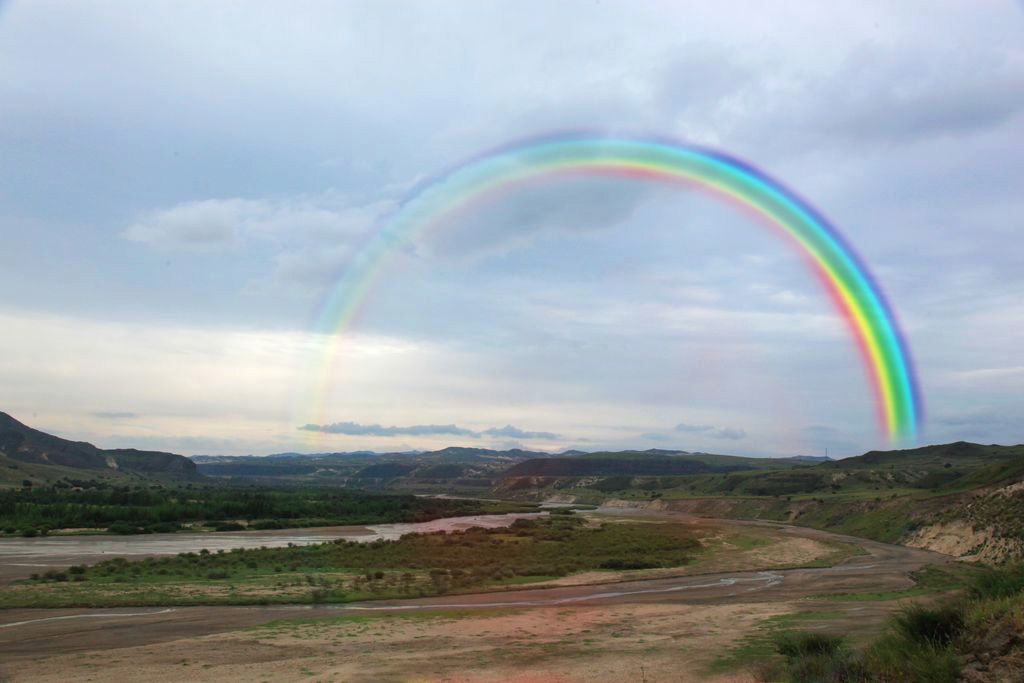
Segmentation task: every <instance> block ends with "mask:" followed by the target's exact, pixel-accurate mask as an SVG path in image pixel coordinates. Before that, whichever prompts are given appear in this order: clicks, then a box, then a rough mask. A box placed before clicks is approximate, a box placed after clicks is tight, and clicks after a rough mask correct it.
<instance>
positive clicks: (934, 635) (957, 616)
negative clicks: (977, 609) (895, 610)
mask: <svg viewBox="0 0 1024 683" xmlns="http://www.w3.org/2000/svg"><path fill="white" fill-rule="evenodd" d="M963 627H964V615H963V611H962V610H961V608H960V606H959V605H942V606H939V607H923V606H921V605H911V606H910V607H907V608H906V609H904V610H903V612H901V613H900V614H897V615H896V616H895V617H894V618H893V628H894V629H895V630H896V632H897V633H898V634H899V635H901V636H903V637H904V638H906V639H907V640H908V641H910V642H913V643H918V644H922V645H933V646H936V647H940V648H941V647H945V646H946V645H949V644H950V643H952V642H953V641H954V640H955V639H956V637H957V636H958V635H960V632H961V631H962V630H963Z"/></svg>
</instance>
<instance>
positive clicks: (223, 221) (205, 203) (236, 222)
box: [122, 199, 265, 250]
mask: <svg viewBox="0 0 1024 683" xmlns="http://www.w3.org/2000/svg"><path fill="white" fill-rule="evenodd" d="M264 210H265V208H264V206H263V203H262V202H257V201H250V200H245V199H207V200H201V201H191V202H185V203H183V204H178V205H177V206H173V207H171V208H169V209H160V210H157V211H151V212H149V213H147V214H146V215H144V216H142V218H141V219H139V221H137V222H136V223H134V224H132V225H130V226H129V227H128V229H127V230H125V231H124V232H123V233H122V236H123V237H124V238H125V239H128V240H132V241H133V242H142V243H144V244H148V245H150V246H154V247H165V248H179V249H195V250H210V249H219V248H224V247H227V246H230V245H232V244H235V243H236V242H237V241H238V237H239V233H240V232H241V231H242V229H243V227H244V226H245V225H246V223H248V221H250V220H251V219H252V218H253V217H254V216H258V215H259V214H260V213H261V212H263V211H264Z"/></svg>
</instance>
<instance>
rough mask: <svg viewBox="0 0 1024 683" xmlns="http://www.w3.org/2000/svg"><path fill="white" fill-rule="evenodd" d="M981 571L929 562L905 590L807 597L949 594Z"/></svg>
mask: <svg viewBox="0 0 1024 683" xmlns="http://www.w3.org/2000/svg"><path fill="white" fill-rule="evenodd" d="M983 571H984V570H983V569H982V568H980V567H977V566H975V565H972V564H967V563H963V562H950V563H948V564H944V565H928V566H926V567H923V568H921V569H918V570H917V571H914V572H911V574H910V577H911V578H912V579H913V580H914V585H913V586H912V587H910V588H907V589H904V590H900V591H880V592H873V593H822V594H820V595H815V596H812V597H811V598H809V599H811V600H828V601H829V602H886V601H891V600H903V599H907V598H916V597H921V596H924V595H933V594H936V593H948V592H951V591H956V590H961V589H963V588H965V587H966V586H968V585H970V584H971V582H972V581H973V580H974V578H975V577H977V576H978V575H979V574H981V573H982V572H983Z"/></svg>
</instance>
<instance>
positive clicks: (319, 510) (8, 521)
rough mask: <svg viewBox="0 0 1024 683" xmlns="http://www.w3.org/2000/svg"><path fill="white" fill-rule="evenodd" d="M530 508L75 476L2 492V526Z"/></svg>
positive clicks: (176, 523)
mask: <svg viewBox="0 0 1024 683" xmlns="http://www.w3.org/2000/svg"><path fill="white" fill-rule="evenodd" d="M87 484H95V485H92V486H88V487H87V486H86V485H87ZM529 508H532V506H530V505H524V504H517V503H491V502H486V501H477V500H453V499H444V498H422V497H416V496H412V495H407V494H406V495H402V494H376V493H366V492H361V491H351V490H338V489H323V488H321V489H314V488H310V489H268V488H259V489H253V488H250V489H232V488H215V487H199V486H191V485H187V486H158V485H150V486H145V487H129V486H117V485H110V484H105V483H95V482H78V485H71V484H65V485H64V486H53V487H47V488H42V487H26V488H23V489H10V490H0V531H2V532H3V533H4V534H6V535H22V536H35V535H45V534H46V533H48V532H50V531H52V530H57V529H73V528H83V527H84V528H90V529H100V530H103V529H106V530H108V531H111V532H113V533H122V534H133V533H152V532H173V531H179V530H181V529H182V526H183V525H189V527H191V528H194V529H196V530H214V531H239V530H242V529H246V528H251V529H288V528H296V527H309V526H332V525H344V524H351V525H359V524H387V523H394V522H426V521H430V520H432V519H439V518H441V517H458V516H463V515H477V514H489V513H502V512H515V511H523V510H526V509H529Z"/></svg>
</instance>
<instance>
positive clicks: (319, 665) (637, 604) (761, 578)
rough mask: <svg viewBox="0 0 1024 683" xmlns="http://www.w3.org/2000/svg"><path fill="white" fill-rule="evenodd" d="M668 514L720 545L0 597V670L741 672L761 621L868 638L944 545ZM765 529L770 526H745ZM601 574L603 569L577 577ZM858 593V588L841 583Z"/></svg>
mask: <svg viewBox="0 0 1024 683" xmlns="http://www.w3.org/2000/svg"><path fill="white" fill-rule="evenodd" d="M630 517H631V518H634V519H635V518H637V517H636V513H633V514H631V515H630ZM671 519H672V522H674V523H680V524H687V525H692V526H694V527H700V528H702V529H703V530H704V533H705V534H711V535H712V536H714V535H717V536H718V537H719V538H720V539H721V542H720V544H719V548H718V549H719V551H720V552H717V553H711V554H708V555H707V556H706V557H703V558H701V560H700V561H698V562H697V563H696V564H695V565H693V566H691V567H687V568H684V569H685V571H676V572H673V573H672V575H667V572H664V573H663V574H662V575H660V576H659V575H657V574H652V573H650V572H648V573H647V574H640V575H638V574H635V573H632V574H631V573H623V574H619V575H615V576H610V575H609V574H607V573H602V574H600V575H599V576H585V575H583V576H581V575H577V576H576V577H567V578H565V579H561V580H559V581H557V582H552V583H553V584H556V585H549V587H547V588H536V587H532V588H530V589H517V590H510V591H505V592H500V593H478V594H472V595H447V596H440V597H433V598H422V599H415V600H403V601H380V602H372V603H361V604H348V605H336V606H322V607H308V606H304V607H285V606H280V607H183V608H163V609H162V608H136V609H131V608H126V609H113V610H111V609H108V610H37V609H14V610H6V611H4V612H2V613H0V677H6V678H7V679H9V680H10V681H12V682H14V683H18V682H20V681H66V680H69V679H70V678H74V679H75V680H92V681H136V680H146V681H149V682H152V683H157V682H160V681H181V680H195V681H223V680H244V681H250V680H251V681H264V680H265V681H278V680H284V681H291V680H295V681H351V682H353V683H368V682H370V681H521V682H523V683H526V682H532V681H564V682H566V683H568V682H576V681H606V680H622V681H648V682H650V683H654V682H655V681H706V680H718V681H744V680H749V675H748V674H747V673H745V672H744V670H743V662H744V661H745V659H744V658H745V655H746V654H747V653H749V652H754V651H756V650H757V648H758V647H759V646H760V645H761V643H762V639H763V638H762V637H763V636H764V635H765V634H767V633H768V632H770V631H771V629H773V628H777V627H780V626H783V625H792V624H794V623H799V625H800V628H803V629H811V630H814V629H826V630H829V631H831V632H838V633H842V634H846V635H850V636H851V637H853V638H854V639H855V640H856V639H858V638H867V637H868V636H869V635H871V634H873V633H874V632H876V631H877V629H878V628H879V626H880V624H881V623H882V621H883V620H884V619H885V617H886V616H887V615H888V614H889V613H890V612H891V611H893V610H894V609H896V607H897V606H898V604H899V601H898V600H895V599H892V598H893V597H898V596H899V595H900V591H906V590H907V589H909V588H911V587H912V586H913V581H912V579H911V578H910V577H909V576H908V575H909V573H910V572H911V571H915V570H918V569H920V568H922V567H925V566H927V565H933V564H941V563H944V562H946V561H947V560H948V558H946V557H944V556H942V555H938V554H936V553H931V552H927V551H923V550H917V549H912V548H905V547H901V546H892V545H886V544H882V543H876V542H871V541H864V540H860V539H852V538H850V537H845V536H837V535H835V534H830V533H827V532H822V531H816V530H812V529H805V528H798V527H785V526H780V525H776V524H763V523H753V522H750V523H743V522H736V521H731V520H730V521H719V520H706V519H696V518H692V517H685V516H674V517H672V518H671ZM661 520H662V521H663V520H664V517H662V518H661ZM765 536H768V537H771V538H772V539H773V542H772V543H770V544H766V543H763V542H762V541H760V540H759V539H762V538H763V537H765ZM849 543H855V544H856V545H857V546H859V547H860V548H863V551H864V554H861V555H855V556H852V557H851V556H850V553H848V552H847V553H845V554H844V555H842V557H844V558H845V559H842V560H839V562H840V563H839V564H838V565H836V566H833V567H820V566H819V567H813V566H811V567H804V568H795V569H779V568H777V567H780V566H783V565H790V566H792V565H795V564H803V565H808V564H812V565H813V564H820V563H821V560H822V559H823V558H829V557H831V558H833V559H834V558H836V557H838V556H837V555H836V549H837V548H841V547H843V545H842V544H849ZM847 547H848V546H847ZM786 558H788V560H790V561H786ZM816 560H817V561H816ZM766 567H776V568H774V569H766ZM697 572H699V573H697ZM640 577H643V578H640ZM597 579H601V580H603V581H605V582H604V583H587V581H595V580H597ZM609 579H618V582H616V583H607V581H608V580H609ZM638 579H639V580H638ZM572 584H576V585H572ZM856 593H865V594H870V595H866V596H864V597H867V598H869V599H865V600H861V599H850V598H851V595H850V594H856ZM837 596H838V597H837Z"/></svg>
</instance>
